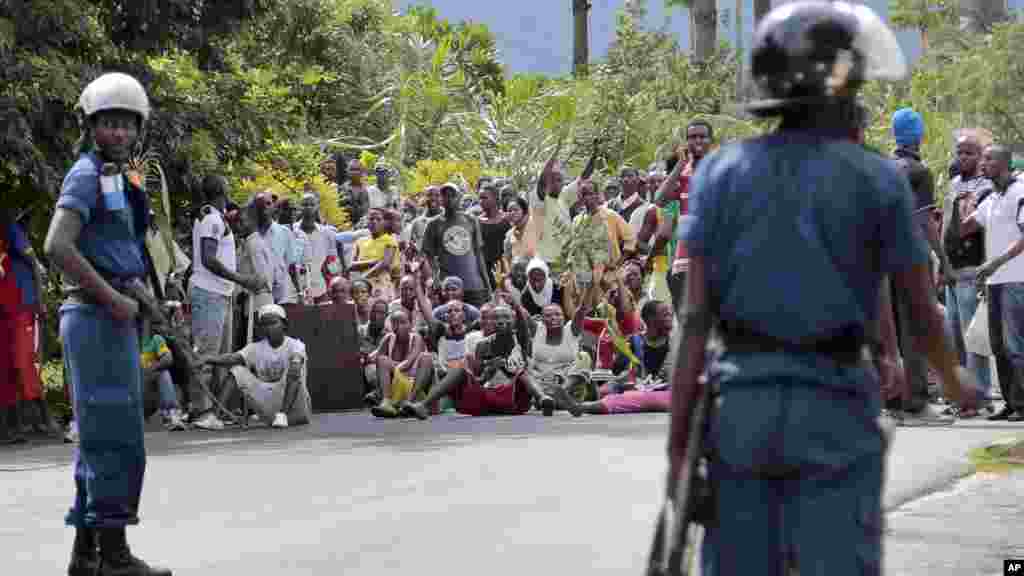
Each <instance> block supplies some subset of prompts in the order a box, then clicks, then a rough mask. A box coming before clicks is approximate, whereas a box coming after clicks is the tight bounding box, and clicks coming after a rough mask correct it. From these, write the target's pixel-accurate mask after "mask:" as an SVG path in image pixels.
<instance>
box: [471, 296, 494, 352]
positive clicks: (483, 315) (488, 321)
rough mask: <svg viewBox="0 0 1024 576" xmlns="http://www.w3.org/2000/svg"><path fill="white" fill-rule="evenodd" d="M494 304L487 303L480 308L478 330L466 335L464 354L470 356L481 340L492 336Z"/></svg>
mask: <svg viewBox="0 0 1024 576" xmlns="http://www.w3.org/2000/svg"><path fill="white" fill-rule="evenodd" d="M494 330H495V328H494V304H492V303H491V302H487V303H486V304H484V305H483V306H481V307H480V329H479V330H473V331H472V332H470V333H469V334H466V354H472V353H473V351H474V350H476V345H477V344H479V343H480V341H481V340H483V339H484V338H486V337H488V336H490V335H491V334H494Z"/></svg>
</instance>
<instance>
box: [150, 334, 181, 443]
mask: <svg viewBox="0 0 1024 576" xmlns="http://www.w3.org/2000/svg"><path fill="white" fill-rule="evenodd" d="M141 360H142V389H143V391H144V392H149V391H150V390H151V389H152V388H153V386H154V385H156V388H157V392H158V394H159V398H160V417H161V418H162V420H163V423H164V427H165V428H167V430H168V431H171V432H178V431H181V430H184V429H185V421H184V418H183V416H182V413H181V410H180V408H179V406H178V391H177V389H176V388H175V387H174V381H173V380H172V379H171V368H172V367H173V366H174V357H173V356H172V355H171V349H170V348H169V347H168V346H167V341H165V340H164V337H163V336H161V335H159V334H156V333H155V332H150V333H149V334H148V335H147V337H146V338H144V339H143V341H142V359H141ZM146 404H147V409H146V415H147V417H148V416H149V415H150V414H151V411H150V409H149V408H148V405H149V402H146Z"/></svg>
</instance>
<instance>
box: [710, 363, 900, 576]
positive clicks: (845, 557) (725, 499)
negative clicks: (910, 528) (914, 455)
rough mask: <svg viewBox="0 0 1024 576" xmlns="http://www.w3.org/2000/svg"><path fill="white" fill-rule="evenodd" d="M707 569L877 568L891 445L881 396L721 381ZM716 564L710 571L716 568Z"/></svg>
mask: <svg viewBox="0 0 1024 576" xmlns="http://www.w3.org/2000/svg"><path fill="white" fill-rule="evenodd" d="M721 398H722V402H721V405H720V408H719V410H718V413H717V414H716V415H715V416H713V417H712V427H711V431H710V437H711V442H712V446H713V449H714V454H715V455H714V457H713V460H712V467H711V473H712V475H713V478H714V481H715V483H716V489H717V493H716V498H715V500H716V505H717V514H718V524H717V526H715V527H714V528H712V529H711V530H710V531H709V533H708V535H707V541H706V543H705V546H704V555H705V558H704V566H705V574H716V575H722V576H739V575H741V574H761V575H764V576H785V575H786V574H787V572H786V570H785V569H786V567H787V566H788V565H795V566H796V567H797V568H798V569H799V573H800V574H801V576H812V575H824V574H828V575H829V576H843V575H851V576H852V575H858V576H860V575H863V574H869V575H870V574H879V573H880V570H881V568H880V566H881V554H882V552H881V546H882V501H881V497H882V483H883V478H884V470H883V463H884V458H885V442H884V439H883V434H882V431H881V429H880V427H879V425H878V421H877V416H878V414H879V408H880V406H879V399H878V394H877V387H876V391H875V392H871V391H863V390H856V389H851V388H847V389H842V388H829V387H824V386H814V385H811V384H810V383H809V382H807V381H806V380H802V381H801V379H799V378H787V377H785V376H777V377H774V378H772V379H771V380H768V381H765V380H761V381H760V382H759V383H758V384H757V385H754V384H753V383H752V382H746V383H744V384H743V385H739V386H730V385H729V384H724V385H723V386H722V388H721ZM709 568H710V570H709Z"/></svg>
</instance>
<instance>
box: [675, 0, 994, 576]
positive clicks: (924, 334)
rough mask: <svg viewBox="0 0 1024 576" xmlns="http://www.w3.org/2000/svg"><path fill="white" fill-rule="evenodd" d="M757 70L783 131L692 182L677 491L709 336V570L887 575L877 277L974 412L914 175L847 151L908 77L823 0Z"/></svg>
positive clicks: (791, 15) (709, 163) (892, 54)
mask: <svg viewBox="0 0 1024 576" xmlns="http://www.w3.org/2000/svg"><path fill="white" fill-rule="evenodd" d="M752 59H753V61H752V67H751V68H752V74H753V77H754V80H755V82H756V84H757V86H758V88H759V89H760V91H761V92H762V93H763V95H764V99H762V100H759V101H757V102H755V103H752V104H751V105H750V110H751V111H752V112H753V113H755V114H757V115H759V116H762V117H778V118H779V119H780V120H781V122H780V124H779V128H778V129H777V130H776V131H775V132H773V133H770V134H767V135H764V136H761V137H757V138H753V139H750V140H745V141H742V142H739V143H737V144H733V145H730V146H727V147H724V148H722V149H721V150H720V151H718V152H717V153H715V154H714V155H712V156H710V157H708V158H705V159H704V161H703V162H702V163H701V165H700V167H699V168H698V170H697V172H696V174H695V175H694V179H693V180H692V182H691V195H690V199H691V202H692V203H693V204H692V205H691V218H690V220H689V221H687V222H684V223H682V224H681V226H680V233H681V236H682V240H684V241H685V242H686V243H687V249H688V250H689V252H690V257H691V260H690V271H689V278H688V281H687V297H686V298H687V300H686V302H687V306H686V309H685V316H684V322H685V324H684V336H683V343H682V346H681V351H680V354H681V356H680V360H679V364H678V365H679V366H680V369H679V370H678V371H677V375H676V378H675V382H674V386H675V389H674V391H673V402H674V406H673V416H672V426H671V438H670V464H671V465H670V477H669V482H668V486H669V487H670V490H672V489H674V487H675V485H676V482H675V479H676V478H677V477H678V473H679V470H680V466H681V464H682V463H683V461H684V455H685V447H686V439H687V431H688V430H689V419H690V410H689V406H688V402H689V401H690V399H691V398H693V397H694V390H695V389H696V387H697V385H698V375H700V374H701V373H702V372H703V371H704V369H705V348H706V345H707V341H708V337H709V334H710V333H711V331H712V329H714V334H715V335H716V339H720V340H721V344H722V347H723V351H722V352H721V354H719V355H716V356H714V357H713V359H712V360H711V361H710V362H711V363H713V364H714V365H713V366H710V368H712V369H711V370H709V371H708V374H711V375H714V376H713V378H714V379H715V381H714V382H713V384H714V385H715V386H716V388H717V390H718V393H719V396H718V403H717V405H716V408H715V411H714V413H713V415H712V416H711V420H710V428H709V434H708V438H709V447H710V449H711V454H712V456H711V458H710V473H711V478H712V482H713V485H714V486H715V491H714V496H713V499H714V504H715V509H716V514H717V516H716V519H717V523H716V524H715V525H714V527H713V528H712V529H711V530H710V531H709V536H710V546H708V547H706V548H705V553H706V555H709V556H710V558H705V560H706V561H708V560H710V562H708V564H710V565H711V566H710V569H711V572H713V573H716V574H722V575H727V576H738V575H741V574H760V575H765V576H773V575H783V574H791V573H793V572H794V571H796V572H798V573H799V574H801V575H802V576H809V575H814V574H829V575H830V576H842V575H851V576H852V575H854V574H856V575H858V576H860V575H863V574H879V573H880V570H881V537H882V500H881V497H882V480H883V468H882V466H883V462H884V453H885V447H886V442H885V437H884V435H883V430H882V428H881V426H880V425H879V414H880V411H881V404H880V402H881V401H880V390H879V381H878V375H877V371H876V369H875V367H874V365H873V364H872V362H871V361H870V356H869V355H868V354H867V352H866V350H867V349H868V348H869V344H871V342H869V340H871V338H870V336H871V335H872V334H874V333H875V332H874V329H873V326H874V325H875V323H876V322H877V315H878V310H879V306H878V298H879V286H880V282H881V280H882V278H883V276H885V275H889V276H890V278H891V279H892V281H893V282H894V283H895V284H897V285H898V286H900V287H903V288H905V289H907V291H908V293H910V294H911V295H912V305H911V314H912V316H913V318H912V320H913V322H912V324H913V325H914V326H916V327H918V328H919V329H920V330H919V331H918V332H917V333H916V334H914V338H915V340H916V341H917V342H918V343H920V344H921V349H923V350H928V356H929V360H930V361H931V363H932V364H933V365H935V366H936V367H937V369H938V370H939V371H940V373H941V375H942V377H943V381H944V384H945V385H946V387H947V394H950V395H951V396H952V397H954V398H957V399H958V400H963V401H970V399H971V398H974V397H975V396H974V395H972V394H962V393H961V392H962V391H963V389H965V388H968V387H969V386H968V384H967V383H966V382H965V381H964V378H966V374H965V373H963V372H962V371H958V370H957V368H956V360H955V356H954V355H953V354H952V351H951V349H950V347H949V346H948V345H947V343H946V342H945V341H944V340H943V337H944V336H943V329H942V319H941V317H940V316H939V313H938V310H937V309H936V308H935V307H934V306H933V305H932V303H931V302H932V301H931V299H930V298H929V297H928V294H929V291H930V290H931V286H930V281H929V274H928V254H927V251H926V245H925V241H924V238H923V237H921V236H920V234H918V233H917V232H915V227H914V226H913V224H912V222H911V194H910V190H909V188H908V185H907V182H906V178H904V177H903V176H902V175H901V174H899V173H898V172H897V171H896V170H895V169H894V167H893V165H892V164H891V163H889V162H887V161H886V160H885V159H883V158H882V157H880V156H877V155H874V154H872V153H870V152H868V151H867V150H865V149H864V148H863V147H862V146H860V145H858V144H856V143H855V142H853V141H852V139H851V138H850V135H851V133H853V131H854V130H855V128H856V126H855V123H856V121H857V119H858V116H859V115H858V112H857V104H856V93H857V90H858V89H859V87H860V86H861V85H862V83H863V82H864V81H865V80H868V79H874V78H879V79H897V78H900V77H902V76H903V75H904V74H905V73H906V64H905V62H904V60H903V55H902V53H901V50H900V47H899V44H898V43H897V42H896V39H895V37H894V35H893V34H892V32H891V31H890V30H889V29H888V28H887V27H886V26H885V24H883V23H882V21H881V20H880V19H879V18H878V16H877V15H875V14H874V13H873V12H872V11H871V10H870V9H869V8H867V7H866V6H863V5H855V4H847V3H843V2H821V1H810V2H807V1H804V2H800V1H798V2H793V3H787V4H784V5H782V6H780V7H778V8H776V9H775V10H773V11H772V12H771V13H769V15H768V16H766V17H765V18H764V20H763V21H762V22H761V23H760V25H759V27H758V30H757V33H756V35H755V41H754V47H753V50H752ZM766 288H768V289H766ZM670 497H674V495H672V494H670Z"/></svg>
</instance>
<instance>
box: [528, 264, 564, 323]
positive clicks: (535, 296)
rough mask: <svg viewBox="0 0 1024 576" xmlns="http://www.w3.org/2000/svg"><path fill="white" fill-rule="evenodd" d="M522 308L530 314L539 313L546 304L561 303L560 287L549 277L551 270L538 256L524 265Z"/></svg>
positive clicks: (535, 314)
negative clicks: (524, 283) (524, 282)
mask: <svg viewBox="0 0 1024 576" xmlns="http://www.w3.org/2000/svg"><path fill="white" fill-rule="evenodd" d="M522 304H523V308H525V309H526V311H527V312H528V313H529V314H530V316H537V315H539V314H541V312H542V311H543V310H544V307H545V306H547V305H548V304H558V305H561V304H562V288H561V286H559V285H557V284H555V281H554V280H553V279H552V278H551V270H550V269H549V268H548V265H547V264H545V263H544V261H543V260H541V259H540V258H534V259H533V260H530V263H529V264H528V265H527V266H526V288H525V289H524V290H523V292H522Z"/></svg>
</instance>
